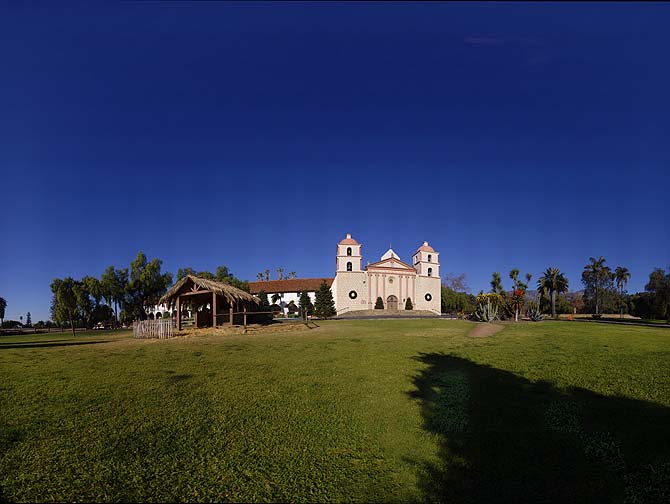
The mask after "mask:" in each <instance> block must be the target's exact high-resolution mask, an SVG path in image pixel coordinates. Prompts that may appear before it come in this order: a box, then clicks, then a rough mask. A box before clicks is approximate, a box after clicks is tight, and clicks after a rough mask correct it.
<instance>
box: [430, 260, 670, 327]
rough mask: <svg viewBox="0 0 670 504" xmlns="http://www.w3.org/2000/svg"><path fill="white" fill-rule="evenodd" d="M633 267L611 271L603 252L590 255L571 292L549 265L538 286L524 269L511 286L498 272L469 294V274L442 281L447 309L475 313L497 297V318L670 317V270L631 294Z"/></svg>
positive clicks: (654, 273)
mask: <svg viewBox="0 0 670 504" xmlns="http://www.w3.org/2000/svg"><path fill="white" fill-rule="evenodd" d="M630 276H631V275H630V271H629V270H628V268H626V267H623V266H617V267H616V268H615V269H614V270H612V269H611V268H610V267H609V266H608V265H606V260H605V258H604V257H602V256H600V257H598V258H595V257H590V258H589V262H588V264H586V265H585V266H584V270H583V272H582V275H581V283H582V286H583V290H581V291H578V292H570V291H569V282H568V279H567V277H566V276H565V274H564V273H563V272H561V271H560V269H558V268H555V267H550V268H547V269H546V270H545V271H544V272H543V273H542V275H541V276H540V278H539V279H538V280H537V283H536V287H537V290H534V291H531V290H529V289H528V287H529V285H530V281H531V278H532V276H531V275H530V274H526V275H525V280H526V281H525V282H524V281H522V280H521V279H520V278H519V270H518V269H513V270H511V271H510V273H509V278H510V280H512V288H511V289H510V290H509V291H507V290H505V289H504V287H503V285H502V277H501V275H500V273H499V272H494V273H493V275H492V278H491V290H490V292H489V293H486V294H485V293H483V292H480V293H479V296H474V295H472V294H470V293H469V292H468V291H469V289H468V288H467V285H465V281H464V280H465V275H460V276H458V277H456V276H452V275H447V277H446V278H445V283H444V284H443V286H442V310H443V311H444V312H458V313H461V314H463V315H464V316H469V315H471V316H473V315H474V314H476V313H477V310H478V307H479V305H481V304H482V303H485V302H486V303H491V302H493V304H494V305H496V306H495V307H496V309H497V312H496V317H497V318H514V319H515V320H518V317H519V316H520V315H522V314H524V313H525V314H526V315H528V316H529V317H530V318H531V319H534V318H533V316H532V314H536V318H538V319H541V316H540V315H541V314H544V313H550V314H551V316H552V317H556V316H557V315H558V314H561V313H563V314H566V313H590V314H593V317H595V318H599V317H601V316H602V314H603V313H618V314H620V316H622V317H623V314H624V313H628V314H631V315H634V316H637V317H640V318H643V319H659V320H667V321H669V322H670V271H669V272H667V273H666V271H665V270H664V269H661V268H656V269H654V271H652V273H651V274H650V275H649V282H648V283H647V284H646V286H645V292H638V293H635V294H632V295H631V294H628V292H627V291H626V285H627V284H628V281H629V280H630Z"/></svg>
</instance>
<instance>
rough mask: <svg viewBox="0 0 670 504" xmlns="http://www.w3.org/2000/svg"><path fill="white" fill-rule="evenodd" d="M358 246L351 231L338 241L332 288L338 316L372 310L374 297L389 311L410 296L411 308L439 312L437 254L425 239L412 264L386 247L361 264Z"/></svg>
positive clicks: (402, 303)
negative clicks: (379, 254)
mask: <svg viewBox="0 0 670 504" xmlns="http://www.w3.org/2000/svg"><path fill="white" fill-rule="evenodd" d="M361 247H362V246H361V244H360V243H358V242H357V241H356V240H355V239H353V238H352V237H351V235H350V234H347V236H346V238H344V239H343V240H342V241H340V242H339V243H338V244H337V256H336V274H335V279H334V280H333V284H332V286H331V290H332V293H333V298H334V299H335V309H336V310H337V314H338V315H343V314H345V313H347V312H351V311H358V310H373V309H374V308H375V303H376V302H377V298H381V300H382V303H383V304H384V309H385V310H389V311H396V310H404V309H405V305H406V303H407V298H410V299H411V301H412V305H413V309H414V310H426V311H431V312H433V313H436V314H439V313H440V308H441V302H440V299H441V292H440V284H441V282H440V262H439V259H438V257H439V253H438V252H436V251H435V250H434V249H433V247H431V246H430V245H428V242H423V245H421V246H420V247H419V248H418V249H417V250H416V252H414V254H413V256H412V264H407V263H406V262H403V261H402V260H401V259H400V257H399V256H398V255H397V254H396V253H395V252H394V251H393V250H392V249H390V248H389V250H388V251H387V252H386V253H385V254H384V255H383V256H382V257H381V259H380V260H379V261H377V262H375V263H372V264H368V265H367V266H365V267H363V256H362V254H361Z"/></svg>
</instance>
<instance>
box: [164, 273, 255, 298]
mask: <svg viewBox="0 0 670 504" xmlns="http://www.w3.org/2000/svg"><path fill="white" fill-rule="evenodd" d="M184 286H186V287H185V288H184ZM200 290H202V292H203V293H204V292H214V293H216V294H217V295H219V296H223V297H224V298H226V300H227V301H228V302H229V303H230V304H234V303H236V302H239V301H248V302H251V303H256V304H259V303H260V300H259V299H258V298H257V297H255V296H252V295H251V294H249V293H248V292H245V291H243V290H242V289H238V288H237V287H233V286H232V285H230V284H227V283H223V282H217V281H216V280H208V279H207V278H200V277H197V276H195V275H186V276H185V277H184V278H182V279H181V280H179V281H178V282H177V283H176V284H174V285H173V286H172V287H170V290H168V291H167V292H166V293H165V295H164V296H163V297H162V298H160V301H158V304H163V303H165V304H166V305H171V304H173V303H174V302H175V301H176V300H177V297H178V296H179V295H180V294H185V293H186V292H189V293H190V292H199V291H200Z"/></svg>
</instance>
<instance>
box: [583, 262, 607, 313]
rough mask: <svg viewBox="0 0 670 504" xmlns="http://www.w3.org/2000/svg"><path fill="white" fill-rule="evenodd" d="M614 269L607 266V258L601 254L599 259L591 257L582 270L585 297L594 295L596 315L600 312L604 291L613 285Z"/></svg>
mask: <svg viewBox="0 0 670 504" xmlns="http://www.w3.org/2000/svg"><path fill="white" fill-rule="evenodd" d="M612 277H613V275H612V270H611V269H610V267H609V266H605V258H604V257H603V256H600V257H599V258H598V259H596V258H595V257H589V264H587V265H586V266H584V271H583V272H582V283H583V284H584V287H586V288H585V292H584V294H585V297H587V295H588V297H590V295H591V294H593V296H594V301H595V312H596V315H599V314H600V305H601V301H602V293H603V291H606V290H607V289H611V286H612Z"/></svg>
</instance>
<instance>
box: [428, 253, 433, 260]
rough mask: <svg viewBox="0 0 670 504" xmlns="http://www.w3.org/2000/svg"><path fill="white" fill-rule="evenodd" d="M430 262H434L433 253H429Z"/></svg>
mask: <svg viewBox="0 0 670 504" xmlns="http://www.w3.org/2000/svg"><path fill="white" fill-rule="evenodd" d="M428 262H433V256H432V254H428Z"/></svg>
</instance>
